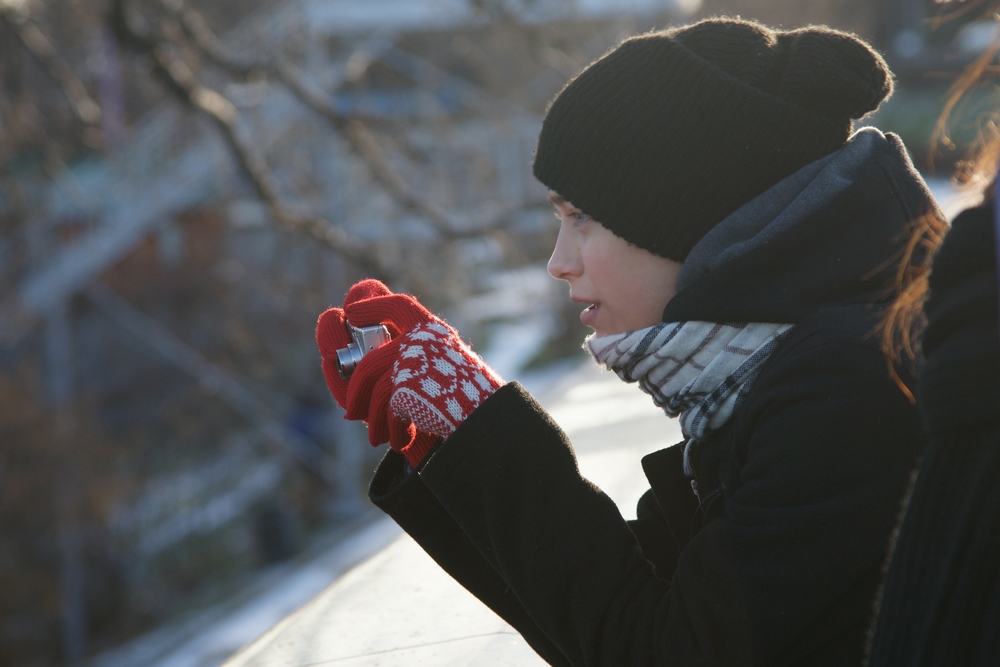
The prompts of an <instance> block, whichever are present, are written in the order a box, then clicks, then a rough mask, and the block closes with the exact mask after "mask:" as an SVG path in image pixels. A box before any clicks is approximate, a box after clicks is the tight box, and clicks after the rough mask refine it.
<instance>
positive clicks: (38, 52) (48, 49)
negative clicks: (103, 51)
mask: <svg viewBox="0 0 1000 667" xmlns="http://www.w3.org/2000/svg"><path fill="white" fill-rule="evenodd" d="M0 20H3V22H4V23H6V24H7V25H8V26H9V27H10V29H11V31H12V32H13V33H14V34H15V35H17V38H18V39H19V40H20V41H21V43H22V44H23V45H24V47H25V49H27V50H28V53H30V54H31V55H32V56H33V57H34V58H35V59H36V60H37V61H38V63H39V64H40V65H41V66H42V68H43V69H44V70H45V72H46V73H47V74H48V75H49V76H50V77H52V79H53V80H54V81H55V82H56V84H57V85H58V86H59V89H60V90H61V91H62V93H63V95H65V96H66V100H67V101H68V102H69V105H70V107H71V108H72V109H73V113H74V114H75V115H76V117H77V118H79V119H80V121H81V122H83V123H84V124H86V125H91V126H93V127H98V126H99V125H100V123H101V107H100V105H98V104H97V102H96V101H94V98H92V97H91V96H90V93H88V92H87V87H86V86H84V85H83V81H81V80H80V78H79V77H78V76H77V75H76V72H74V71H73V68H72V67H70V65H69V63H67V62H66V61H65V60H64V59H63V58H62V56H60V55H59V52H58V51H56V48H55V47H54V46H53V45H52V42H51V41H50V40H49V38H48V37H46V36H45V34H44V33H43V32H42V31H41V29H40V28H39V27H38V26H37V25H36V24H35V23H34V21H32V20H31V17H30V16H29V15H28V14H27V13H26V12H25V11H19V10H16V9H14V7H13V6H8V5H5V4H3V3H0Z"/></svg>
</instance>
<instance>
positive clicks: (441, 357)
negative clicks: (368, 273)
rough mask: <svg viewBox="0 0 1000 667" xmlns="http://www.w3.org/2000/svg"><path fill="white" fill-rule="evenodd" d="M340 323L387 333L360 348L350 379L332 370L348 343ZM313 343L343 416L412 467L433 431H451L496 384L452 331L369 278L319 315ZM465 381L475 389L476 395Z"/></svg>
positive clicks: (429, 444) (429, 442) (425, 449)
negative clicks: (373, 345) (379, 342)
mask: <svg viewBox="0 0 1000 667" xmlns="http://www.w3.org/2000/svg"><path fill="white" fill-rule="evenodd" d="M347 321H350V322H351V324H353V325H354V326H356V327H367V326H373V325H377V324H384V325H385V326H386V327H387V328H388V329H389V334H390V336H391V339H392V340H391V341H390V342H389V343H387V344H385V345H383V346H382V347H380V348H378V349H377V350H373V351H372V352H369V353H368V354H366V355H365V356H364V358H362V359H361V361H360V362H358V365H357V367H356V368H355V370H354V374H353V375H352V376H351V378H350V381H347V380H342V379H341V378H340V376H339V374H338V373H337V368H336V352H337V350H338V349H339V348H343V347H346V346H347V344H348V343H349V342H350V335H349V334H348V333H347V328H346V322H347ZM316 342H317V344H318V345H319V349H320V353H321V356H322V358H323V374H324V376H325V378H326V383H327V386H328V387H329V388H330V392H331V393H332V394H333V396H334V398H335V399H336V400H337V403H339V404H340V405H341V406H342V407H344V408H345V409H346V410H347V415H346V417H347V419H362V420H364V421H365V423H367V424H368V440H369V442H370V443H371V444H372V445H373V446H374V445H379V444H381V443H383V442H386V441H388V442H389V445H390V446H391V447H392V448H393V449H395V450H397V451H399V452H401V453H402V454H403V455H404V456H406V458H407V459H408V460H409V461H410V463H411V464H412V465H413V466H414V467H416V466H417V465H418V464H419V463H420V461H421V460H422V459H423V458H424V456H425V455H426V454H427V452H428V451H429V450H430V448H431V447H432V446H433V444H434V443H435V442H436V441H437V439H438V437H439V436H443V437H447V436H449V435H451V433H452V432H453V431H454V430H455V428H456V427H457V425H458V424H460V423H461V422H462V420H463V419H464V418H465V417H466V416H468V414H469V413H471V412H472V410H473V409H475V407H476V406H477V405H479V403H481V402H482V401H483V400H485V398H486V397H487V396H489V395H490V394H492V393H493V391H495V390H496V388H497V387H499V386H500V385H501V384H502V380H500V378H499V376H497V375H496V373H494V372H493V371H492V370H491V369H490V368H489V367H488V366H486V364H485V363H484V362H483V361H482V359H480V358H479V357H478V356H477V355H476V354H475V353H474V352H472V350H470V349H469V348H468V347H467V346H466V345H465V344H464V343H462V341H461V339H460V338H459V337H458V334H457V332H455V330H454V329H452V328H451V327H449V326H448V325H447V324H445V323H444V322H442V321H441V320H439V319H438V318H436V317H434V315H432V314H431V313H430V312H429V311H428V310H427V309H426V308H424V307H423V306H422V305H420V303H419V302H418V301H417V300H416V299H414V298H413V297H411V296H409V295H406V294H393V293H392V292H391V291H390V290H389V288H387V287H386V286H385V285H384V284H382V283H381V282H379V281H377V280H365V281H362V282H360V283H358V284H356V285H354V287H352V288H351V289H350V291H349V292H348V293H347V297H346V298H345V300H344V308H343V309H340V308H331V309H329V310H327V311H326V312H325V313H323V314H322V315H320V318H319V322H318V324H317V327H316ZM449 368H450V369H451V370H449ZM452 375H454V377H452ZM449 380H450V382H449ZM463 381H465V384H463ZM472 382H475V383H476V384H475V385H472V384H471V383H472ZM473 386H478V387H479V388H478V389H477V390H476V391H477V392H478V394H476V395H474V394H473V391H472V388H473ZM397 393H398V394H399V396H398V397H397ZM390 403H391V407H390ZM439 407H440V408H441V409H438V408H439ZM439 415H440V416H439Z"/></svg>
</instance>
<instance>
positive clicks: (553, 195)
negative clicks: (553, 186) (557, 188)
mask: <svg viewBox="0 0 1000 667" xmlns="http://www.w3.org/2000/svg"><path fill="white" fill-rule="evenodd" d="M549 203H550V204H552V205H553V206H555V207H559V206H565V204H566V198H565V197H563V196H562V195H561V194H559V193H558V192H553V191H552V190H549Z"/></svg>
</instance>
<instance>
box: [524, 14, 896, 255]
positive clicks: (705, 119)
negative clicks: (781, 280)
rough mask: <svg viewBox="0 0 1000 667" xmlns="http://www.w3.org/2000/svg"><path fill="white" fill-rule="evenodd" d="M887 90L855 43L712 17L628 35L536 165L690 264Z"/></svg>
mask: <svg viewBox="0 0 1000 667" xmlns="http://www.w3.org/2000/svg"><path fill="white" fill-rule="evenodd" d="M891 93H892V75H891V73H890V72H889V69H888V67H887V66H886V64H885V62H884V61H883V60H882V58H881V57H880V56H879V55H878V54H877V53H875V51H873V50H872V49H871V48H870V47H869V46H868V45H866V44H865V43H864V42H862V41H861V40H859V39H858V38H857V37H854V36H853V35H849V34H847V33H843V32H838V31H835V30H831V29H829V28H825V27H808V28H802V29H800V30H788V31H775V30H771V29H769V28H767V27H765V26H763V25H760V24H758V23H752V22H748V21H742V20H737V19H709V20H706V21H702V22H700V23H696V24H694V25H691V26H687V27H683V28H677V29H673V30H665V31H662V32H654V33H649V34H645V35H639V36H637V37H631V38H629V39H627V40H625V41H624V42H623V43H622V44H620V45H619V46H618V47H616V48H615V49H614V50H612V51H610V52H609V53H608V54H607V55H605V56H604V57H602V58H600V59H599V60H597V61H595V62H594V63H592V64H591V65H590V66H588V67H587V68H586V69H585V70H583V71H582V72H581V73H580V74H578V75H577V76H576V77H575V78H573V79H572V80H571V81H570V82H569V83H567V84H566V86H565V87H564V88H563V89H562V91H560V92H559V94H558V95H557V96H556V97H555V99H554V100H553V101H552V103H551V104H550V106H549V109H548V111H547V113H546V115H545V120H544V121H543V123H542V131H541V135H540V136H539V138H538V148H537V150H536V152H535V161H534V166H533V169H534V173H535V177H536V178H537V179H538V180H539V181H541V182H542V183H543V184H545V185H546V186H548V187H549V188H550V189H552V190H554V191H555V192H557V193H559V194H560V195H561V196H563V197H565V198H566V199H567V200H568V201H570V202H572V203H573V205H575V206H577V207H578V208H579V209H580V210H582V211H583V212H584V213H586V214H588V215H589V216H591V217H592V218H593V219H595V220H597V221H599V222H600V223H601V224H602V225H604V226H605V227H607V228H608V229H610V230H611V231H612V232H614V233H615V234H617V235H618V236H620V237H622V238H623V239H625V240H626V241H629V242H630V243H633V244H635V245H637V246H639V247H641V248H645V249H646V250H649V251H650V252H653V253H655V254H657V255H661V256H663V257H667V258H670V259H673V260H677V261H684V258H685V257H686V256H687V254H688V252H689V251H690V250H691V248H692V247H694V245H695V244H696V243H697V242H698V240H699V239H701V237H702V236H704V235H705V234H706V233H707V232H708V231H709V230H710V229H712V227H714V226H715V225H716V224H718V223H719V222H720V221H721V220H722V219H723V218H725V217H726V216H727V215H729V214H730V213H732V212H733V211H735V210H736V209H737V208H739V207H740V206H742V205H743V204H745V203H746V202H748V201H750V200H751V199H753V198H754V197H756V196H757V195H759V194H761V193H762V192H764V191H765V190H767V189H768V188H770V187H771V186H772V185H774V184H775V183H777V182H778V181H780V180H781V179H783V178H785V177H786V176H788V175H790V174H792V173H794V172H795V171H797V170H798V169H800V168H802V167H804V166H805V165H807V164H809V163H810V162H813V161H814V160H817V159H819V158H821V157H823V156H824V155H827V154H828V153H831V152H833V151H835V150H837V149H838V148H840V147H841V146H843V145H844V143H845V142H846V141H847V138H848V136H849V135H850V133H851V119H852V118H861V117H862V116H864V115H865V114H866V113H868V112H869V111H873V110H874V109H875V108H876V107H878V105H879V104H880V103H881V102H882V100H884V99H885V98H886V97H888V96H889V95H890V94H891Z"/></svg>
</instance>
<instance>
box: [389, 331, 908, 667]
mask: <svg viewBox="0 0 1000 667" xmlns="http://www.w3.org/2000/svg"><path fill="white" fill-rule="evenodd" d="M834 357H835V358H834ZM816 373H820V374H822V375H821V376H822V377H823V378H824V381H823V382H822V383H820V385H819V386H813V385H816V383H815V382H813V383H812V384H810V383H808V382H806V383H804V384H803V383H801V382H799V381H798V378H809V377H813V378H814V377H815V374H816ZM873 373H875V375H874V376H873V375H872V374H873ZM884 376H885V369H884V365H883V364H882V361H881V357H880V355H878V353H877V352H876V351H874V350H871V349H863V350H859V349H855V348H852V347H850V346H847V347H845V349H826V348H819V349H812V350H811V351H810V352H809V353H807V354H804V355H797V356H796V355H790V356H789V362H788V369H787V370H786V369H785V368H783V367H780V366H778V367H775V368H774V369H773V372H770V373H768V376H767V377H766V378H765V377H764V375H762V376H761V379H760V380H759V383H760V385H759V386H758V387H756V388H755V390H754V392H753V394H755V395H758V396H759V397H760V400H758V401H757V404H758V407H757V408H755V409H754V411H753V412H754V414H753V417H754V423H753V425H752V426H753V428H752V429H751V430H750V431H749V432H750V433H752V437H750V438H749V439H748V441H747V442H746V443H744V446H743V452H744V454H745V461H744V462H743V464H742V466H741V468H740V470H739V471H738V473H737V474H738V477H739V478H740V479H741V482H740V484H739V488H736V489H735V490H733V491H732V492H731V493H727V494H726V499H725V502H726V512H725V516H724V517H723V518H719V519H716V520H713V521H711V522H709V523H708V524H707V525H706V526H705V527H704V528H703V529H702V530H701V531H700V532H699V533H698V534H697V535H696V536H695V537H694V538H693V539H692V540H691V541H690V542H689V543H688V545H687V546H686V547H685V548H684V550H683V551H682V552H681V554H680V559H679V562H678V566H677V570H676V572H675V573H674V576H673V579H672V581H671V582H669V583H668V582H666V581H664V580H662V579H661V578H659V577H657V576H656V573H655V572H654V571H653V568H652V566H651V565H650V562H649V561H648V560H647V558H645V557H644V555H643V553H642V552H641V550H640V548H639V545H638V543H637V541H636V537H635V535H634V534H633V533H632V531H631V530H630V529H629V526H628V524H627V523H626V522H625V521H624V520H623V519H622V517H621V515H620V513H619V512H618V509H617V507H616V506H615V505H614V503H613V502H612V501H611V500H610V499H609V498H608V497H607V496H606V495H605V494H603V493H602V492H601V491H600V490H599V489H597V488H596V487H594V486H593V485H592V484H591V483H589V482H588V481H587V480H585V479H584V478H582V477H581V476H580V473H579V471H578V469H577V466H576V460H575V457H574V454H573V451H572V448H571V447H570V445H569V443H568V441H567V439H566V436H565V435H564V434H563V432H562V431H561V430H560V429H559V428H558V426H556V425H555V424H554V423H553V422H552V421H551V419H550V418H549V417H548V416H547V414H546V413H545V412H544V411H543V410H542V408H541V407H540V406H539V405H538V404H537V403H536V402H535V401H534V400H533V399H532V398H531V397H530V396H529V395H528V394H527V393H526V392H525V391H524V390H523V389H522V388H521V387H520V386H519V385H517V384H516V383H513V384H510V385H507V386H505V387H504V388H502V389H501V390H500V391H498V392H497V393H496V394H494V396H492V397H491V398H490V399H488V400H487V401H486V402H485V403H484V404H483V405H482V406H480V408H479V409H477V410H476V411H475V412H474V413H473V414H472V416H471V417H470V418H469V419H468V420H467V421H466V422H465V423H464V424H463V425H462V426H461V427H460V428H459V429H458V430H457V431H456V432H455V434H453V435H452V436H451V438H449V440H448V441H447V442H445V443H444V444H443V445H442V446H441V447H439V448H438V449H437V450H436V451H435V452H434V453H433V454H432V455H431V457H430V458H429V460H428V461H427V462H426V463H425V465H424V466H423V467H422V468H421V470H420V471H419V473H418V476H419V478H420V483H421V484H423V485H424V486H425V488H426V490H427V493H428V494H430V495H432V496H433V497H434V498H436V499H437V502H438V503H440V507H441V508H442V509H441V512H440V515H439V516H438V518H439V519H441V520H442V521H445V522H446V523H447V525H448V529H447V531H448V532H451V531H454V532H455V534H456V535H458V534H460V535H461V537H460V538H457V539H458V541H460V542H462V544H463V545H464V546H463V547H462V551H461V552H459V551H454V552H452V553H450V554H449V555H448V556H447V557H446V558H442V557H440V556H439V555H438V554H436V552H435V549H436V548H437V547H440V546H444V547H445V550H447V547H446V545H444V543H443V542H442V541H440V540H435V539H431V540H424V539H422V538H421V537H419V536H417V535H416V534H415V533H419V532H423V533H424V534H425V535H429V534H430V532H432V531H434V530H438V528H431V527H430V526H428V523H429V522H426V521H418V522H416V523H415V525H414V526H412V531H411V534H414V536H415V537H416V538H417V541H418V542H421V544H424V545H425V548H427V544H428V543H429V542H436V544H437V547H431V548H428V551H429V552H430V553H431V555H432V556H434V557H436V558H438V560H439V562H442V561H444V562H442V565H444V566H445V568H446V569H448V571H449V572H451V573H452V574H453V575H454V576H456V578H457V579H458V580H459V581H460V582H461V583H463V584H464V585H466V587H468V588H470V590H472V591H473V592H474V593H476V594H477V595H479V593H478V592H477V589H476V587H478V586H481V585H482V583H483V581H487V580H488V581H492V582H493V583H492V584H491V585H493V586H495V587H496V588H497V589H500V588H501V587H508V588H509V591H510V593H512V594H513V596H514V597H515V598H516V600H517V604H516V605H512V606H513V607H515V608H517V609H518V611H517V613H518V614H521V613H522V612H523V617H521V618H522V619H524V620H527V619H530V622H529V625H530V628H531V632H540V633H542V634H544V636H545V638H546V645H551V646H552V647H555V650H556V652H557V653H558V654H559V655H561V656H562V658H563V659H564V661H565V662H566V663H568V664H572V665H611V664H620V665H625V664H630V665H640V664H641V665H700V664H761V663H770V662H782V663H792V662H795V661H796V660H797V659H799V658H805V657H807V656H808V655H809V654H810V653H815V652H817V651H819V652H822V651H824V650H825V649H828V647H829V645H831V644H833V645H836V644H837V643H838V642H839V643H843V642H844V639H845V637H850V638H851V641H850V642H848V643H849V644H851V645H850V646H848V648H847V649H839V650H840V651H841V653H842V654H843V657H844V658H845V659H846V658H851V657H853V656H857V657H858V658H859V657H860V652H861V637H862V628H863V626H864V624H865V622H866V620H867V615H868V610H869V608H870V603H871V596H872V595H873V593H874V586H875V582H876V581H877V577H878V571H879V567H880V565H881V562H882V560H883V558H884V553H885V545H886V540H887V537H888V534H889V532H890V530H891V527H892V525H893V522H894V517H895V514H896V511H897V504H898V498H899V496H900V495H901V493H902V489H903V485H904V480H905V478H906V475H907V473H908V471H909V468H910V466H911V464H912V459H913V453H914V452H915V447H916V444H915V439H916V433H915V428H913V429H907V428H902V427H903V426H905V425H906V424H907V422H913V423H914V427H915V422H916V420H915V418H914V416H913V413H912V408H910V406H909V405H908V404H907V403H906V401H905V399H903V397H902V395H901V394H899V393H898V390H896V389H895V387H893V386H892V385H891V383H889V382H888V380H887V379H885V377H884ZM746 407H747V408H749V407H750V406H749V405H748V406H746ZM860 425H864V427H862V426H860ZM417 524H419V525H417ZM404 528H405V529H407V530H408V531H410V528H407V527H406V526H405V525H404ZM466 541H467V542H466ZM463 554H464V555H465V557H468V558H469V560H470V561H474V562H475V563H476V564H475V565H470V564H468V563H464V562H459V561H461V560H462V558H463ZM480 561H485V563H483V562H480ZM474 571H475V572H474ZM456 572H458V574H456ZM479 576H482V577H484V579H483V581H475V582H473V583H472V585H470V580H472V579H477V578H478V577H479ZM504 590H506V588H504ZM480 597H483V596H482V595H480ZM491 599H492V600H493V602H492V603H491V602H490V601H489V600H487V603H488V604H491V606H494V604H495V601H496V598H495V597H494V598H491ZM494 608H495V609H496V607H495V606H494ZM501 615H504V614H503V613H502V612H501ZM505 618H506V616H505ZM512 624H513V625H514V626H515V627H517V628H518V629H519V630H521V629H522V628H521V627H520V626H518V624H517V623H512ZM526 638H528V641H529V642H530V643H532V645H533V646H535V642H533V641H532V639H531V638H530V637H529V636H528V635H526ZM543 656H544V657H546V658H548V657H549V656H548V655H546V654H544V653H543ZM826 657H827V658H829V657H830V656H829V655H827V656H826ZM806 662H808V661H806Z"/></svg>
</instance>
